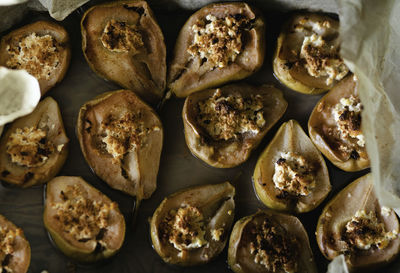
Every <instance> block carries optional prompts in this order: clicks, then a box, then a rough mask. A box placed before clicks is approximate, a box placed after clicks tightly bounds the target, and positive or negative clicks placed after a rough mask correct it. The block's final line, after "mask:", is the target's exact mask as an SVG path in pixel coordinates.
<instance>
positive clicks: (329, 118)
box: [308, 75, 370, 172]
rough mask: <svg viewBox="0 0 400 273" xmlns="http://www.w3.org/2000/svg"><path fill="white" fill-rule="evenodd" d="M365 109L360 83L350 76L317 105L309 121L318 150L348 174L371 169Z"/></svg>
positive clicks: (311, 134)
mask: <svg viewBox="0 0 400 273" xmlns="http://www.w3.org/2000/svg"><path fill="white" fill-rule="evenodd" d="M362 109H363V106H362V104H361V102H360V99H359V97H358V84H357V79H356V78H355V76H352V75H350V76H348V77H346V78H345V79H343V80H342V81H341V82H340V83H338V84H337V85H336V86H335V87H334V88H333V89H332V90H331V91H329V93H328V94H326V95H325V96H324V97H323V98H322V99H321V100H320V101H319V102H318V103H317V105H316V106H315V108H314V110H313V111H312V113H311V116H310V119H309V121H308V132H309V135H310V138H311V140H312V141H313V142H314V144H315V146H317V148H318V149H319V150H320V151H321V152H322V153H323V154H324V155H325V156H326V157H327V158H328V159H329V160H330V161H331V162H332V163H333V164H334V165H335V166H336V167H338V168H340V169H342V170H344V171H347V172H354V171H359V170H362V169H365V168H368V167H369V165H370V162H369V159H368V155H367V151H366V148H365V140H364V135H363V134H362V131H361V111H362Z"/></svg>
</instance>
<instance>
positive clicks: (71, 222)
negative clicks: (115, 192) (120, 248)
mask: <svg viewBox="0 0 400 273" xmlns="http://www.w3.org/2000/svg"><path fill="white" fill-rule="evenodd" d="M60 199H61V200H62V201H61V202H57V203H53V204H52V205H51V206H52V207H53V208H54V209H55V210H56V215H55V216H54V218H55V219H56V220H57V221H58V222H60V223H62V226H63V232H65V233H67V234H70V235H71V236H72V237H73V238H74V239H76V240H77V241H79V242H83V243H84V242H87V241H90V240H96V241H97V242H98V243H99V244H100V245H101V246H103V247H105V243H104V242H103V241H102V238H103V236H104V233H105V232H106V229H107V228H108V226H109V217H110V212H111V211H112V210H115V209H116V208H117V206H118V205H117V204H116V203H115V202H112V203H110V204H106V203H104V202H101V201H92V200H90V199H88V193H87V191H86V190H85V189H84V188H83V187H82V186H80V185H77V184H75V185H72V186H71V185H69V186H67V187H66V190H65V191H61V192H60Z"/></svg>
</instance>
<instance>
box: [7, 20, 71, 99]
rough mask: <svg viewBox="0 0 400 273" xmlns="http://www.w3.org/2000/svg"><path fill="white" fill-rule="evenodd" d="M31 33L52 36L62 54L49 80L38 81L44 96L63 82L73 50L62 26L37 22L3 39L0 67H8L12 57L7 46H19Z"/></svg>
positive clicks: (47, 22)
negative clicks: (7, 64)
mask: <svg viewBox="0 0 400 273" xmlns="http://www.w3.org/2000/svg"><path fill="white" fill-rule="evenodd" d="M31 33H36V34H37V35H39V36H43V35H50V36H52V37H53V38H54V39H55V40H56V41H57V43H56V44H55V46H56V48H57V50H58V53H59V54H61V60H60V63H59V64H58V66H57V68H55V69H54V70H53V71H52V72H51V75H50V78H49V79H48V80H47V79H38V81H39V86H40V93H41V94H42V96H43V95H44V94H45V93H46V92H47V91H49V90H50V89H51V88H53V87H54V86H55V85H56V84H58V83H59V82H61V81H62V79H63V78H64V76H65V74H66V73H67V70H68V67H69V63H70V60H71V48H70V41H69V35H68V32H67V31H66V30H65V29H64V28H63V27H62V26H60V25H58V24H56V23H53V22H49V21H37V22H35V23H33V24H29V25H26V26H23V27H21V28H19V29H16V30H14V31H12V32H10V33H9V34H7V35H5V36H3V37H2V39H1V42H0V65H1V66H6V63H7V61H8V60H9V58H10V57H11V56H10V54H9V53H8V52H7V46H8V45H9V44H11V45H17V44H18V43H19V42H20V40H21V39H22V38H24V37H26V36H28V35H30V34H31Z"/></svg>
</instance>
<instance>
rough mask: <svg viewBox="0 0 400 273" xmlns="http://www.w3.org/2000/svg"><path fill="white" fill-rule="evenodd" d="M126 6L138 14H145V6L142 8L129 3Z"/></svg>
mask: <svg viewBox="0 0 400 273" xmlns="http://www.w3.org/2000/svg"><path fill="white" fill-rule="evenodd" d="M124 8H125V9H127V10H133V11H135V12H136V13H137V14H139V15H140V16H142V15H143V14H144V8H142V7H130V6H129V5H126V4H125V5H124Z"/></svg>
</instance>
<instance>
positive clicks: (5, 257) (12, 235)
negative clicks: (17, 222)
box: [0, 227, 22, 273]
mask: <svg viewBox="0 0 400 273" xmlns="http://www.w3.org/2000/svg"><path fill="white" fill-rule="evenodd" d="M21 235H22V230H21V229H19V228H18V229H16V230H10V229H8V228H6V227H0V272H2V273H12V272H14V271H13V270H12V268H10V267H9V259H10V257H11V256H12V255H13V254H14V247H15V239H16V237H17V236H21Z"/></svg>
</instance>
